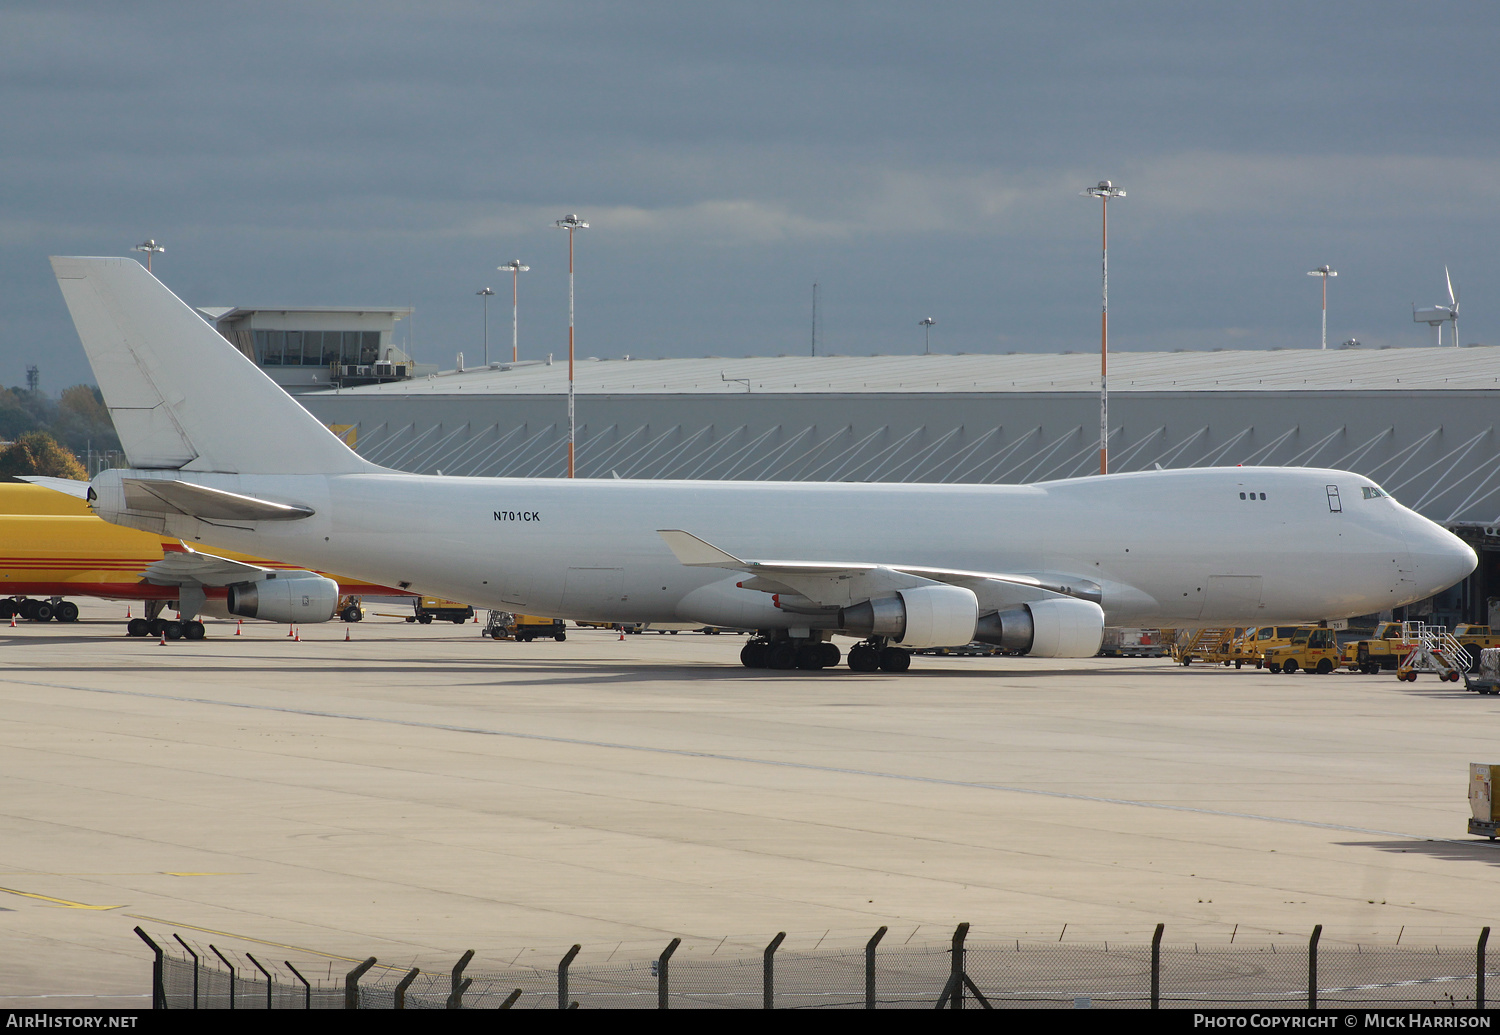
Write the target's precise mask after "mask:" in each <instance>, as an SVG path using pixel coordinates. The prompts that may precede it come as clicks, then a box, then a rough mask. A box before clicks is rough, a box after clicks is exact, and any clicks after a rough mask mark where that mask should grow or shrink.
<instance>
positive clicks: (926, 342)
mask: <svg viewBox="0 0 1500 1035" xmlns="http://www.w3.org/2000/svg"><path fill="white" fill-rule="evenodd" d="M935 323H937V321H936V320H934V319H933V318H932V317H930V316H929V317H927V319H925V320H918V321H917V326H918V327H920V328H922V355H924V356H930V355H932V325H933V324H935Z"/></svg>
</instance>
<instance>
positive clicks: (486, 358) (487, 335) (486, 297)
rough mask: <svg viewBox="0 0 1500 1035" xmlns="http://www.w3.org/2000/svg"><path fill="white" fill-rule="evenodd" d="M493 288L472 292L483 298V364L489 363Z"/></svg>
mask: <svg viewBox="0 0 1500 1035" xmlns="http://www.w3.org/2000/svg"><path fill="white" fill-rule="evenodd" d="M494 293H495V289H494V288H480V289H479V290H478V291H476V292H474V294H476V295H479V296H480V297H481V298H483V299H484V365H485V366H489V365H490V296H491V295H493V294H494Z"/></svg>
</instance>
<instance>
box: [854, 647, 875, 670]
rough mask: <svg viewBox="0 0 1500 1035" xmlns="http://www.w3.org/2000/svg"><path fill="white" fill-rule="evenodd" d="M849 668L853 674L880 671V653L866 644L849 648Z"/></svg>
mask: <svg viewBox="0 0 1500 1035" xmlns="http://www.w3.org/2000/svg"><path fill="white" fill-rule="evenodd" d="M848 661H849V668H850V669H851V670H852V671H854V672H876V671H879V669H880V652H879V651H878V650H876V649H875V648H874V647H871V646H870V645H869V644H868V643H857V644H855V645H854V646H853V647H850V648H849V659H848Z"/></svg>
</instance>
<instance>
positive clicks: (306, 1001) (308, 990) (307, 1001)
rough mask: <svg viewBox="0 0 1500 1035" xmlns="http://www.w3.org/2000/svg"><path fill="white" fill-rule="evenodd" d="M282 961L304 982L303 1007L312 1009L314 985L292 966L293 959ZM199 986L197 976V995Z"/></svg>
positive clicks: (194, 986) (194, 982)
mask: <svg viewBox="0 0 1500 1035" xmlns="http://www.w3.org/2000/svg"><path fill="white" fill-rule="evenodd" d="M281 962H282V963H284V964H286V969H287V970H290V971H291V972H292V973H293V974H296V975H297V980H298V981H300V982H302V1009H304V1010H311V1009H312V985H311V984H310V983H309V982H308V980H307V978H305V977H303V976H302V971H300V970H298V969H297V968H296V967H294V966H292V961H291V960H282V961H281ZM197 988H198V982H197V980H196V977H195V979H194V981H193V989H194V995H195V996H196V995H197ZM194 1001H195V1002H196V1001H197V1000H196V999H195V1000H194Z"/></svg>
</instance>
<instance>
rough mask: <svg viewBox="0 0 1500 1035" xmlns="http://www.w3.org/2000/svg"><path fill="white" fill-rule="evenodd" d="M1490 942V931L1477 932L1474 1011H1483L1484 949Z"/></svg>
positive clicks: (1487, 929)
mask: <svg viewBox="0 0 1500 1035" xmlns="http://www.w3.org/2000/svg"><path fill="white" fill-rule="evenodd" d="M1489 940H1490V929H1489V928H1488V927H1486V928H1485V929H1484V930H1482V931H1480V932H1479V945H1478V946H1477V947H1476V948H1475V949H1474V1009H1476V1010H1483V1009H1484V966H1485V962H1484V947H1485V945H1486V943H1488V942H1489Z"/></svg>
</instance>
